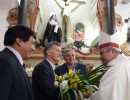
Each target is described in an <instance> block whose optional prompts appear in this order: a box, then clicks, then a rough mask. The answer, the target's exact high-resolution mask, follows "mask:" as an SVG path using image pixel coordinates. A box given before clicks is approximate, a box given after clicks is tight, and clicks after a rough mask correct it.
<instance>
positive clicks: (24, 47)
mask: <svg viewBox="0 0 130 100" xmlns="http://www.w3.org/2000/svg"><path fill="white" fill-rule="evenodd" d="M35 40H36V37H35V33H34V32H33V31H32V30H31V29H30V28H28V27H26V26H23V25H17V26H13V27H11V28H9V29H8V30H7V31H6V33H5V36H4V45H5V49H4V50H3V51H1V52H0V100H33V94H32V88H31V84H30V81H29V79H28V76H27V74H26V72H25V71H24V69H23V67H22V65H23V59H27V58H29V57H30V54H31V53H32V52H33V51H34V50H35V47H34V43H35Z"/></svg>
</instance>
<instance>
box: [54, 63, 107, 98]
mask: <svg viewBox="0 0 130 100" xmlns="http://www.w3.org/2000/svg"><path fill="white" fill-rule="evenodd" d="M106 71H107V66H105V65H101V66H99V67H97V68H96V69H94V70H92V71H91V72H89V73H88V74H87V75H80V70H78V71H77V72H76V73H74V72H73V71H72V70H69V73H66V74H65V75H61V76H56V81H55V83H54V85H55V86H59V87H60V95H59V96H60V97H61V100H71V93H72V92H73V94H74V96H75V100H78V99H79V98H80V100H84V97H86V96H87V97H88V96H90V99H91V95H92V93H93V92H95V91H97V90H98V86H99V82H100V79H101V77H102V76H103V75H104V73H105V72H106ZM70 91H71V92H70Z"/></svg>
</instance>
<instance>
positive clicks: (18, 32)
mask: <svg viewBox="0 0 130 100" xmlns="http://www.w3.org/2000/svg"><path fill="white" fill-rule="evenodd" d="M31 36H32V37H33V38H35V39H36V36H35V32H34V31H33V30H32V29H31V28H29V27H27V26H24V25H16V26H12V27H11V28H9V29H8V30H7V31H6V33H5V36H4V45H6V46H9V45H13V44H14V43H15V41H16V38H19V39H21V40H22V41H24V42H26V41H28V40H29V38H30V37H31Z"/></svg>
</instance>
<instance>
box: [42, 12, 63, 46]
mask: <svg viewBox="0 0 130 100" xmlns="http://www.w3.org/2000/svg"><path fill="white" fill-rule="evenodd" d="M61 38H62V30H61V28H60V26H59V23H58V19H57V16H56V14H52V15H51V17H50V19H49V21H48V23H47V27H46V30H45V33H44V37H43V41H42V46H43V47H44V46H45V45H46V43H49V42H52V41H57V42H59V43H61Z"/></svg>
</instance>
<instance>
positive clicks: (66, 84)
mask: <svg viewBox="0 0 130 100" xmlns="http://www.w3.org/2000/svg"><path fill="white" fill-rule="evenodd" d="M67 87H68V80H64V81H62V83H60V88H61V90H64V89H66V88H67Z"/></svg>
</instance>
